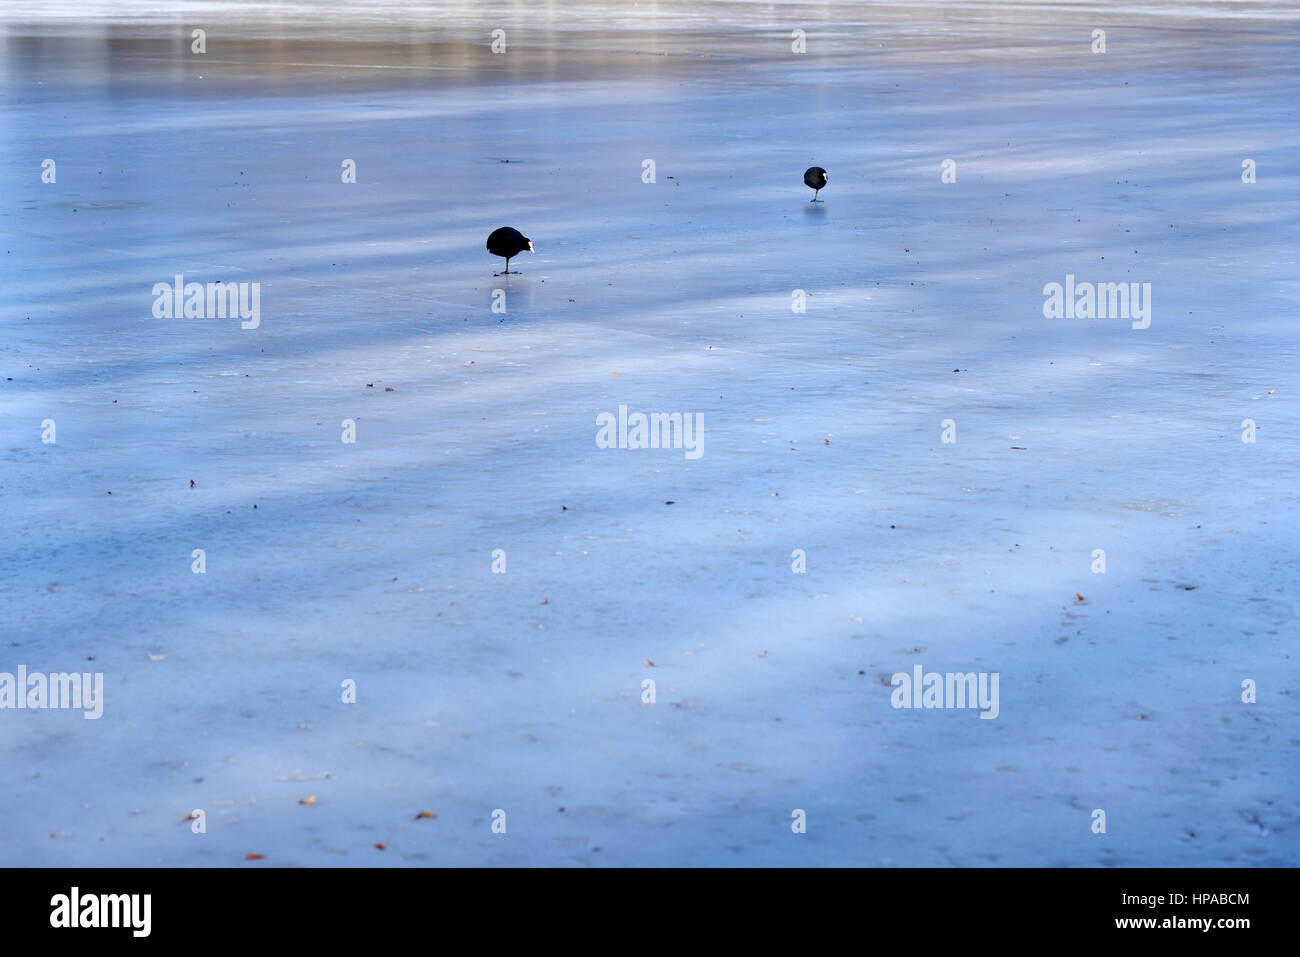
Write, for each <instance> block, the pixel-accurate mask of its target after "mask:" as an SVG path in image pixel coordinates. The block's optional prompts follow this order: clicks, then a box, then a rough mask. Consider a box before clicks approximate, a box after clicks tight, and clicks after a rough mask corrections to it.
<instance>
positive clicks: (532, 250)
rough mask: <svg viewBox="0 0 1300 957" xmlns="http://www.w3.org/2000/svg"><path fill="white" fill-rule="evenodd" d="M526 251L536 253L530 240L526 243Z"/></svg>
mask: <svg viewBox="0 0 1300 957" xmlns="http://www.w3.org/2000/svg"><path fill="white" fill-rule="evenodd" d="M528 251H529V252H530V253H532V254H533V255H537V250H536V249H534V248H533V244H532V243H531V242H530V243H529V244H528Z"/></svg>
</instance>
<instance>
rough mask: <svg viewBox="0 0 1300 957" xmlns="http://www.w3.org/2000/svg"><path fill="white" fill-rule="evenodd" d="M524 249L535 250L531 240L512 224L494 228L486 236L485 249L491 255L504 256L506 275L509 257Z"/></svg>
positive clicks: (508, 271)
mask: <svg viewBox="0 0 1300 957" xmlns="http://www.w3.org/2000/svg"><path fill="white" fill-rule="evenodd" d="M525 249H527V250H528V251H529V252H530V253H536V252H537V250H535V249H534V248H533V241H532V240H531V239H529V238H528V237H527V236H525V235H524V234H523V233H521V232H520V231H519V230H517V229H515V228H514V227H513V226H502V227H501V228H500V229H494V230H492V235H491V236H489V237H488V241H487V251H488V252H490V253H491V254H492V255H493V256H505V257H506V268H505V272H506V274H507V275H509V273H510V258H511V257H512V256H518V255H519V254H520V253H521V252H523V251H524V250H525ZM516 271H518V270H516Z"/></svg>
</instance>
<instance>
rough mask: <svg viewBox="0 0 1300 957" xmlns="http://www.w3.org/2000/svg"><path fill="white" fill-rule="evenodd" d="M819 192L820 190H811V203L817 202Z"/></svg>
mask: <svg viewBox="0 0 1300 957" xmlns="http://www.w3.org/2000/svg"><path fill="white" fill-rule="evenodd" d="M820 192H821V190H820V189H815V190H813V198H812V201H813V202H814V203H815V202H817V194H818V193H820Z"/></svg>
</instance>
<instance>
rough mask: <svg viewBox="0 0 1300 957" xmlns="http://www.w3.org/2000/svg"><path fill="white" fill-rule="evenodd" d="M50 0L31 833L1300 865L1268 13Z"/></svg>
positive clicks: (36, 261)
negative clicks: (245, 292) (1077, 300)
mask: <svg viewBox="0 0 1300 957" xmlns="http://www.w3.org/2000/svg"><path fill="white" fill-rule="evenodd" d="M38 7H39V9H37V10H36V11H31V10H29V9H26V8H24V9H23V10H21V11H19V10H18V9H17V8H16V7H6V8H5V9H4V11H3V14H0V16H2V17H3V18H4V19H3V20H0V27H2V28H3V35H2V39H3V60H2V61H0V70H2V71H3V72H2V73H0V75H2V76H3V80H4V84H3V97H2V98H0V143H2V144H3V145H2V146H0V152H2V153H3V157H4V162H3V164H0V185H2V187H3V195H4V197H5V201H4V203H3V207H0V217H2V219H0V234H2V238H3V256H4V266H5V269H4V272H3V276H4V280H5V281H4V284H3V288H2V289H0V528H2V529H3V531H4V535H3V539H2V540H0V579H2V580H3V583H4V585H3V593H2V594H3V600H2V602H0V634H2V635H3V640H2V641H0V650H2V651H3V655H0V672H11V673H12V672H16V670H17V668H18V667H19V666H20V665H23V666H25V667H26V668H27V669H28V670H29V671H31V672H37V671H40V672H65V671H73V670H87V669H89V670H91V671H95V672H102V673H103V676H104V678H103V681H104V689H105V691H104V694H105V700H104V710H103V716H102V717H101V718H99V719H98V720H86V719H85V718H83V716H82V714H81V712H79V711H70V710H2V711H0V761H3V765H4V767H5V768H6V775H5V781H4V784H3V786H0V787H2V789H3V790H2V791H0V807H2V808H3V810H2V811H0V861H2V862H3V863H5V864H10V865H47V866H54V865H117V864H126V865H155V864H162V865H178V866H183V865H208V866H233V865H239V866H250V867H252V866H332V865H367V866H377V865H440V864H451V865H479V864H487V865H521V864H522V865H539V864H561V865H565V864H571V865H579V866H583V865H590V866H597V865H682V864H684V865H817V864H827V865H869V866H908V865H940V866H942V865H949V864H951V865H960V866H976V865H984V866H987V865H999V866H1001V865H1069V866H1149V865H1178V866H1193V865H1211V866H1212V865H1230V866H1259V865H1264V866H1269V865H1272V866H1277V865H1295V864H1297V863H1300V820H1298V819H1297V815H1298V814H1300V796H1298V795H1300V789H1298V788H1297V785H1298V784H1300V773H1298V771H1297V768H1300V726H1298V722H1297V719H1298V717H1300V693H1297V692H1300V684H1298V681H1300V668H1298V667H1297V663H1298V662H1297V641H1296V639H1297V635H1298V634H1300V630H1298V622H1297V595H1298V594H1300V581H1298V579H1300V573H1298V571H1297V569H1298V567H1300V566H1298V564H1297V543H1298V542H1300V529H1298V528H1297V514H1298V513H1297V504H1298V499H1300V493H1298V491H1297V490H1298V489H1300V483H1298V482H1297V475H1298V474H1300V473H1298V470H1297V466H1300V441H1298V435H1300V414H1298V412H1297V395H1298V394H1300V375H1298V374H1297V359H1298V358H1300V357H1298V355H1297V353H1298V351H1300V350H1298V349H1297V344H1296V330H1297V322H1296V319H1297V312H1298V309H1297V307H1298V305H1300V271H1298V270H1297V262H1296V258H1297V257H1296V249H1297V222H1298V220H1300V122H1298V121H1297V120H1298V116H1297V104H1298V103H1300V99H1298V97H1297V89H1298V84H1297V80H1300V19H1298V16H1300V15H1297V13H1296V12H1295V9H1294V6H1293V5H1290V4H1286V3H1265V2H1256V3H1223V4H1202V3H1198V4H1191V3H1143V4H1135V5H1131V6H1128V7H1117V6H1116V5H1114V4H1100V3H1098V4H1090V3H1065V4H1038V3H952V4H940V3H908V4H860V3H835V2H819V3H816V4H802V3H773V4H743V3H734V2H733V3H722V2H717V3H707V2H693V3H645V2H643V3H641V4H640V5H639V6H635V5H633V6H629V5H628V4H622V3H620V4H612V3H581V4H568V3H565V4H559V3H556V4H535V3H527V4H524V3H519V4H512V3H507V4H500V5H496V6H495V7H494V8H492V10H491V11H490V12H485V11H484V5H476V4H470V3H445V4H421V5H420V8H419V9H418V10H417V9H411V8H408V7H407V6H406V5H404V4H396V3H362V4H348V5H346V7H344V6H343V5H339V6H338V7H337V8H331V7H326V8H323V9H317V7H316V6H315V5H314V4H303V3H286V4H271V5H253V4H233V3H232V4H203V3H189V4H184V5H171V4H164V3H162V2H159V3H156V4H151V3H142V2H138V0H130V2H125V3H113V4H107V3H103V4H97V3H94V2H89V3H87V2H78V3H68V2H61V0H60V2H54V3H49V4H43V5H38ZM169 7H170V8H171V9H170V10H168V8H169ZM178 10H179V12H177V11H178ZM498 28H500V29H503V30H504V31H505V43H506V48H505V50H504V52H501V53H494V52H493V51H492V49H491V44H492V36H491V33H492V31H493V30H494V29H498ZM193 29H203V30H205V31H206V37H205V42H206V52H204V53H201V54H199V53H194V52H192V50H191V42H192V41H191V31H192V30H193ZM1095 29H1103V30H1105V39H1106V51H1105V52H1104V53H1094V52H1093V50H1092V46H1093V44H1094V40H1093V38H1092V34H1093V31H1094V30H1095ZM795 30H802V31H804V42H805V44H806V52H804V53H802V54H799V53H795V52H793V51H792V49H791V47H792V43H795V42H797V41H796V40H795V39H793V38H792V31H795ZM46 159H53V160H54V161H55V164H56V166H55V169H56V177H55V181H54V182H52V183H49V182H42V163H43V161H44V160H46ZM346 160H352V161H354V163H355V170H356V182H355V183H344V182H342V175H341V174H342V172H343V164H344V162H345V161H346ZM646 160H652V161H653V164H654V166H653V169H654V182H645V181H644V178H648V174H645V173H644V171H645V169H646V167H645V161H646ZM946 160H952V161H953V164H955V165H954V166H952V167H949V168H950V169H953V170H955V182H944V181H943V177H942V176H941V173H942V170H943V169H944V163H945V161H946ZM1246 160H1252V161H1253V163H1254V168H1255V171H1256V177H1257V181H1256V182H1254V183H1246V182H1243V162H1245V161H1246ZM811 165H820V166H823V167H825V168H826V169H827V170H828V171H829V174H830V182H829V185H828V187H827V189H826V190H825V191H823V192H822V194H821V197H820V198H822V199H824V200H825V202H824V203H818V204H816V205H815V206H814V205H812V204H810V203H809V202H808V200H809V199H810V198H811V192H810V191H809V190H808V189H807V188H805V187H804V186H803V185H802V175H803V170H804V169H805V168H806V167H808V166H811ZM949 178H951V177H949ZM502 225H512V226H517V227H518V228H519V229H521V230H522V231H523V232H524V234H525V235H527V236H528V237H530V238H531V239H532V240H533V242H534V243H535V245H536V249H537V254H536V255H535V256H534V255H528V254H524V255H523V256H522V257H520V258H518V259H515V260H513V261H512V264H511V266H512V273H513V270H514V268H518V269H520V270H521V273H520V274H519V275H510V276H508V277H507V276H494V273H495V272H497V271H499V267H500V265H501V260H499V259H496V258H495V257H491V256H489V255H488V254H487V253H486V251H485V250H484V248H483V244H484V240H485V239H486V237H487V234H488V233H489V232H490V231H491V230H492V229H494V228H496V227H497V226H502ZM177 274H181V275H183V276H184V277H185V281H187V282H191V281H192V282H200V283H216V282H218V281H219V282H221V283H257V284H259V290H260V314H259V317H258V318H259V320H260V322H259V324H258V325H257V326H256V328H247V329H246V328H241V323H240V322H239V320H238V319H230V318H218V319H201V318H170V319H169V318H155V316H154V314H153V309H154V304H155V295H154V293H153V291H152V290H153V287H154V286H155V284H157V283H166V284H171V283H172V282H173V279H174V277H175V276H176V275H177ZM1067 276H1072V277H1074V280H1075V281H1077V282H1078V283H1084V282H1088V283H1126V284H1127V283H1138V284H1139V288H1142V285H1141V284H1145V283H1149V284H1150V294H1149V299H1147V300H1146V301H1147V303H1148V304H1149V305H1150V324H1149V326H1148V327H1146V328H1134V323H1133V322H1130V320H1129V319H1124V318H1046V317H1045V316H1044V300H1045V295H1044V287H1045V286H1046V285H1047V284H1050V283H1061V284H1065V283H1066V282H1067V278H1066V277H1067ZM495 290H501V291H502V292H501V293H495V292H494V291H495ZM796 291H802V293H803V296H804V300H803V301H804V305H805V311H803V312H796V311H793V309H792V304H794V303H796V301H797V300H798V298H799V297H798V293H797V292H796ZM502 302H503V303H504V312H500V311H495V312H494V311H493V304H494V303H502ZM498 308H500V307H498ZM620 406H626V407H627V409H628V410H629V412H643V413H654V412H660V413H674V412H680V413H687V414H689V415H692V416H694V415H697V414H698V415H701V416H702V417H703V423H704V436H703V446H702V448H703V455H702V456H700V457H698V458H694V459H691V458H688V457H687V456H686V454H685V452H684V450H682V449H644V450H641V449H617V448H615V449H608V448H599V447H598V446H597V444H596V434H597V425H596V420H597V417H598V416H599V415H601V414H602V413H612V414H614V415H617V414H618V410H619V407H620ZM47 420H48V421H49V422H52V423H53V425H52V426H50V425H46V423H47ZM344 420H351V421H352V422H353V423H354V425H355V442H353V443H345V442H344V441H342V439H343V437H344V436H343V433H344V427H343V422H344ZM947 420H951V426H950V427H949V428H948V432H949V435H948V437H949V438H952V437H955V439H956V441H955V442H946V441H944V435H943V433H944V430H945V422H946V421H947ZM1245 420H1250V421H1251V422H1253V423H1254V429H1255V432H1254V438H1255V441H1254V442H1248V441H1243V435H1244V434H1246V433H1247V432H1248V431H1249V427H1248V426H1246V425H1244V424H1243V423H1244V422H1245ZM51 428H52V429H53V430H54V431H53V434H52V435H51V434H50V431H51ZM43 436H44V437H45V438H46V439H47V440H48V439H49V438H53V439H54V441H53V442H50V441H43ZM1246 437H1249V436H1248V435H1247V436H1246ZM669 503H671V504H669ZM196 549H202V550H203V555H204V559H203V560H204V562H205V569H206V570H205V572H204V573H203V574H195V573H194V572H193V570H192V566H193V563H194V561H195V559H194V558H193V557H192V556H193V553H194V550H196ZM498 549H499V550H502V552H504V560H505V568H506V570H505V573H504V574H498V573H494V571H493V563H494V551H495V550H498ZM1098 549H1100V550H1102V551H1104V561H1105V571H1104V573H1099V572H1098V571H1094V569H1095V568H1098V565H1097V561H1098V559H1097V557H1096V551H1097V550H1098ZM796 550H802V551H803V554H804V556H805V557H804V559H803V560H804V561H805V562H806V571H805V572H803V573H797V572H796V571H794V570H793V568H794V566H795V565H796V564H797V563H798V561H799V559H798V558H797V557H795V556H794V554H793V553H794V552H795V551H796ZM497 560H498V561H499V555H498V559H497ZM1077 596H1082V598H1081V599H1080V597H1077ZM651 663H652V664H651ZM916 665H921V666H922V667H923V669H924V671H927V672H929V671H934V672H940V673H948V672H976V673H993V672H996V673H997V674H998V676H999V686H998V687H999V703H998V714H997V717H996V718H994V719H992V720H982V719H980V717H979V714H978V713H977V712H976V711H974V710H970V709H924V708H923V709H920V710H913V709H896V708H895V707H893V706H892V704H891V694H892V693H893V692H892V689H891V687H890V681H891V676H892V675H894V674H895V673H898V672H902V673H907V674H910V673H911V672H912V669H913V667H914V666H916ZM647 679H651V680H653V681H654V682H655V701H654V703H653V704H647V703H643V690H642V689H643V682H644V681H645V680H647ZM347 681H351V682H355V688H356V702H355V704H347V703H343V701H342V700H341V696H342V685H343V683H344V682H347ZM1247 681H1250V682H1254V683H1255V686H1256V691H1255V694H1256V696H1257V700H1255V701H1254V702H1253V703H1246V702H1243V700H1242V699H1243V694H1244V692H1243V682H1247ZM313 797H314V801H312V800H311V799H312V798H313ZM303 802H309V803H303ZM195 809H202V810H203V811H204V813H205V815H206V833H203V834H195V833H193V829H192V827H191V822H189V821H188V820H186V818H187V816H188V815H190V813H191V812H192V811H194V810H195ZM498 809H499V810H502V811H504V812H505V815H506V820H507V827H506V833H505V834H499V833H493V830H492V822H493V816H494V811H497V810H498ZM796 809H798V810H802V811H803V812H805V814H806V820H807V829H806V833H803V834H798V833H794V832H793V831H792V826H791V825H792V821H793V820H794V818H793V817H792V814H793V812H794V811H795V810H796ZM425 810H427V811H430V812H433V813H434V814H436V815H437V816H436V818H433V819H429V818H420V819H417V818H416V815H417V814H419V812H421V811H425ZM1096 810H1102V811H1104V812H1105V817H1106V832H1105V833H1104V834H1099V833H1094V832H1093V822H1094V819H1095V814H1094V812H1095V811H1096ZM376 844H383V845H385V849H383V850H379V849H377V848H376V847H375V845H376ZM248 854H261V855H264V859H262V860H260V861H256V862H250V863H245V857H246V855H248Z"/></svg>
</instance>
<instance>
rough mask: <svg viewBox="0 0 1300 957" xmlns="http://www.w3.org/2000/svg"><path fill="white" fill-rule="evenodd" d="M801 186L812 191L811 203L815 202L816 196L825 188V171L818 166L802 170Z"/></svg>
mask: <svg viewBox="0 0 1300 957" xmlns="http://www.w3.org/2000/svg"><path fill="white" fill-rule="evenodd" d="M803 184H804V185H805V186H807V187H808V188H810V189H811V190H812V191H813V198H812V201H813V202H814V203H815V202H817V194H818V193H820V192H821V191H822V190H824V189H825V188H826V170H824V169H822V168H821V167H820V166H809V167H808V168H807V169H806V170H804V174H803Z"/></svg>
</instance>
